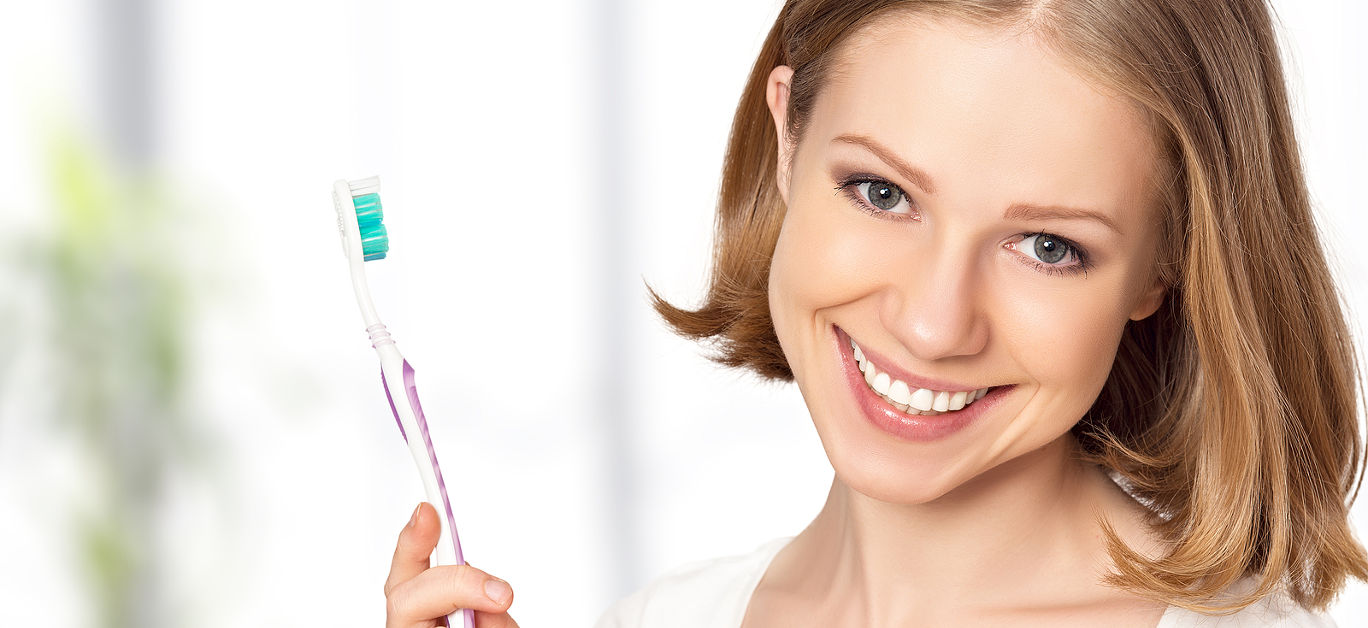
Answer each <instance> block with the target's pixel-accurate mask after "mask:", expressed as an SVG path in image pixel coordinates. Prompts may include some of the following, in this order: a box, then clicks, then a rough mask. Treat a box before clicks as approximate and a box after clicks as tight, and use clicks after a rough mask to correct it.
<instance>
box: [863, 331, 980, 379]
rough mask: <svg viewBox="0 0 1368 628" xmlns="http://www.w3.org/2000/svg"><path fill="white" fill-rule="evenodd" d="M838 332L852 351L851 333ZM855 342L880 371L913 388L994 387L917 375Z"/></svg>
mask: <svg viewBox="0 0 1368 628" xmlns="http://www.w3.org/2000/svg"><path fill="white" fill-rule="evenodd" d="M836 334H837V336H838V338H839V340H840V341H841V342H842V343H843V346H842V348H841V349H842V350H843V351H851V349H850V335H849V334H847V333H846V332H845V330H844V329H841V328H840V327H837V328H836ZM855 344H857V345H860V353H863V354H864V357H865V359H866V360H870V361H872V362H874V365H875V366H877V367H878V368H879V371H880V372H882V373H888V375H889V377H892V378H893V379H899V380H902V382H903V383H904V384H907V386H908V387H909V388H911V389H912V390H916V389H918V388H925V389H927V390H934V391H937V392H973V391H975V390H978V389H980V388H992V385H991V384H985V385H983V386H974V385H971V384H962V383H960V382H952V381H950V380H948V379H935V378H931V377H922V376H921V375H916V374H913V373H911V372H908V371H906V370H904V369H903V368H902V367H899V366H898V365H897V364H896V363H894V362H893V361H892V360H889V359H888V358H885V357H884V356H882V355H879V354H878V353H876V352H874V351H872V350H870V348H869V347H866V346H864V345H863V344H860V341H858V340H856V341H855Z"/></svg>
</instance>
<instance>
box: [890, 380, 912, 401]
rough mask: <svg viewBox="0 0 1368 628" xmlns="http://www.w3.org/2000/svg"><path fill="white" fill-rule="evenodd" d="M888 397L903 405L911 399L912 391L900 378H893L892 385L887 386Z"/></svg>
mask: <svg viewBox="0 0 1368 628" xmlns="http://www.w3.org/2000/svg"><path fill="white" fill-rule="evenodd" d="M888 398H889V399H892V400H893V401H894V402H895V403H899V404H902V405H904V406H905V405H907V404H908V402H910V401H912V391H910V390H908V389H907V384H904V383H903V381H902V380H900V379H899V380H894V381H893V385H892V386H889V387H888Z"/></svg>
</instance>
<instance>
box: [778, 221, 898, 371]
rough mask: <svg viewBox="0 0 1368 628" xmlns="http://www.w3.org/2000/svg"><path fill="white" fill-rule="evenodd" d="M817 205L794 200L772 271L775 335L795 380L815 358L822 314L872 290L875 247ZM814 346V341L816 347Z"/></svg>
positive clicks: (820, 345) (822, 345)
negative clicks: (795, 376) (786, 357)
mask: <svg viewBox="0 0 1368 628" xmlns="http://www.w3.org/2000/svg"><path fill="white" fill-rule="evenodd" d="M849 223H850V221H849V220H848V218H847V217H843V216H841V215H840V212H838V211H831V209H830V208H826V207H824V206H822V205H821V204H819V203H813V202H805V201H804V199H802V198H796V199H795V202H794V204H793V205H792V206H791V208H790V209H789V211H788V213H787V215H786V216H785V218H784V224H783V228H782V229H781V231H780V233H779V239H778V241H777V242H776V244H775V250H774V258H773V260H772V262H771V266H770V277H769V305H770V315H771V317H772V319H773V321H774V328H775V333H776V335H777V336H778V338H779V344H780V346H781V347H782V348H783V350H784V354H785V355H786V356H788V358H789V365H790V367H791V368H792V369H793V371H794V374H795V375H799V376H800V378H801V374H802V372H803V371H804V368H803V367H804V365H805V364H811V363H812V362H813V360H815V359H817V358H819V357H820V356H817V355H809V354H808V353H812V352H815V351H819V350H821V349H822V348H825V347H826V344H825V343H824V342H821V341H820V339H821V338H822V337H823V335H824V334H825V333H827V330H826V327H827V325H828V324H829V323H830V321H829V320H828V319H827V318H825V317H823V316H822V313H823V311H824V310H826V309H828V308H833V307H837V306H840V305H842V304H846V303H850V302H853V301H856V300H859V299H860V298H862V297H864V296H866V295H868V294H870V293H871V292H873V291H874V290H875V289H876V286H877V277H878V276H879V273H880V272H881V271H880V270H879V266H880V265H881V264H887V263H888V262H887V261H885V260H881V259H879V258H880V257H881V256H880V255H878V253H877V251H878V250H879V249H878V247H877V246H873V245H872V244H871V240H870V238H869V236H868V235H867V234H864V233H862V232H861V229H860V228H859V226H858V225H851V224H849ZM814 341H816V342H814Z"/></svg>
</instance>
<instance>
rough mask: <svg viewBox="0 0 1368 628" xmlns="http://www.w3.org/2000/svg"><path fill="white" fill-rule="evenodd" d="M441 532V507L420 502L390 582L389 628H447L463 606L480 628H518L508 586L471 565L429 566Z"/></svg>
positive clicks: (401, 542) (396, 554)
mask: <svg viewBox="0 0 1368 628" xmlns="http://www.w3.org/2000/svg"><path fill="white" fill-rule="evenodd" d="M441 531H442V527H441V521H440V520H439V519H438V518H437V511H436V509H434V508H433V507H432V505H431V504H428V503H427V502H423V503H420V504H418V510H415V511H414V512H413V519H411V520H410V521H409V524H408V526H406V527H405V528H404V531H403V532H400V533H399V543H398V545H396V546H395V548H394V562H393V564H391V565H390V572H389V579H388V580H386V581H385V601H386V603H385V628H432V627H433V626H445V625H446V622H445V621H444V620H443V618H444V617H446V615H447V614H448V613H452V612H456V611H457V610H458V609H462V608H470V609H474V611H475V626H476V628H518V623H517V622H515V621H513V618H512V617H509V616H508V613H507V612H506V611H507V610H508V607H509V605H510V604H512V603H513V589H512V588H510V587H509V586H508V583H507V582H504V581H503V580H500V579H498V578H495V577H494V576H491V575H489V574H487V573H485V572H483V571H480V570H479V569H476V568H474V567H471V566H470V565H442V566H438V567H432V568H430V569H429V568H428V556H429V555H431V554H432V549H433V548H435V547H437V537H438V535H440V534H441ZM455 628H461V626H459V625H458V626H456V627H455Z"/></svg>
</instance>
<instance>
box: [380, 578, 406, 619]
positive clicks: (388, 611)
mask: <svg viewBox="0 0 1368 628" xmlns="http://www.w3.org/2000/svg"><path fill="white" fill-rule="evenodd" d="M385 588H386V589H387V590H386V591H385V616H386V617H390V618H402V617H406V616H407V615H406V614H405V611H406V610H407V609H408V607H409V606H410V597H411V596H410V595H409V594H408V593H407V589H406V588H405V587H403V586H396V587H390V586H386V587H385Z"/></svg>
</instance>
